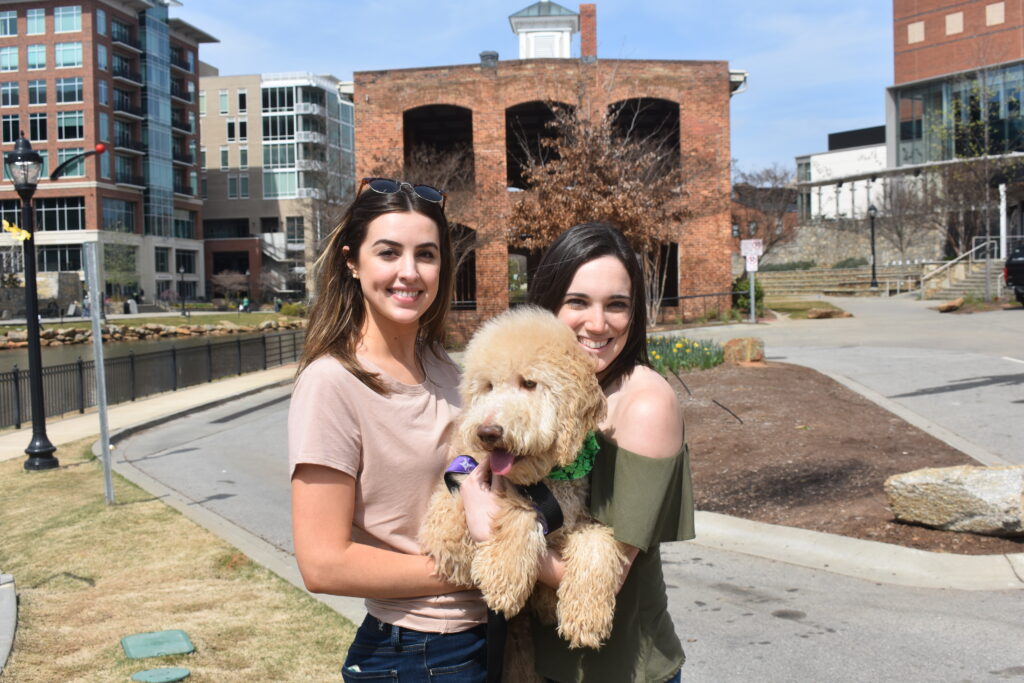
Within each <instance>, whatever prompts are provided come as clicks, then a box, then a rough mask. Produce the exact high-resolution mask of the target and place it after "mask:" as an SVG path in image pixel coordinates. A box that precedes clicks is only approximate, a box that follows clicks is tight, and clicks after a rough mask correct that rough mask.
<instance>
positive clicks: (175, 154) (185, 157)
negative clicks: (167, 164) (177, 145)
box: [171, 149, 195, 166]
mask: <svg viewBox="0 0 1024 683" xmlns="http://www.w3.org/2000/svg"><path fill="white" fill-rule="evenodd" d="M171 158H173V159H174V160H175V161H177V162H179V163H182V164H188V165H189V166H191V165H192V164H193V163H195V157H193V156H192V155H191V154H190V153H189V152H179V151H178V150H176V149H175V150H173V151H172V152H171Z"/></svg>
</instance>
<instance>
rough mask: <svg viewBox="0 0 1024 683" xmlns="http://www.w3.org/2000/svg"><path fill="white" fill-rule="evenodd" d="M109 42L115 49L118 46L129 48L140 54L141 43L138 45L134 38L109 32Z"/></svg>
mask: <svg viewBox="0 0 1024 683" xmlns="http://www.w3.org/2000/svg"><path fill="white" fill-rule="evenodd" d="M110 40H111V42H113V43H114V46H115V47H117V46H119V45H120V46H124V47H128V48H131V49H132V50H137V51H139V52H142V43H140V42H139V41H138V40H136V39H135V38H132V37H131V35H128V34H125V33H121V32H113V31H111V33H110Z"/></svg>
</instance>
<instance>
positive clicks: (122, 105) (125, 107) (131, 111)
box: [114, 100, 146, 119]
mask: <svg viewBox="0 0 1024 683" xmlns="http://www.w3.org/2000/svg"><path fill="white" fill-rule="evenodd" d="M114 113H115V114H128V115H129V116H135V117H138V118H140V119H143V118H146V113H145V111H143V109H142V107H137V106H135V105H134V104H132V103H131V102H122V101H118V100H114Z"/></svg>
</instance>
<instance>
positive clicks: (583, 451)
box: [548, 432, 601, 481]
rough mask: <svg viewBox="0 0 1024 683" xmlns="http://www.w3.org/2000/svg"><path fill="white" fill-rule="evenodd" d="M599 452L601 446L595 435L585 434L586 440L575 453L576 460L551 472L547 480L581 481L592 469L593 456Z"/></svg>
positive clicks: (592, 433)
mask: <svg viewBox="0 0 1024 683" xmlns="http://www.w3.org/2000/svg"><path fill="white" fill-rule="evenodd" d="M600 450H601V444H599V443H598V442H597V435H596V434H594V432H587V438H586V439H584V440H583V446H582V447H581V448H580V450H579V452H577V453H576V459H575V460H573V461H572V462H571V463H569V464H568V465H566V466H564V467H556V468H555V469H553V470H551V473H550V474H548V479H558V480H562V481H564V480H569V479H582V478H583V477H585V476H587V475H588V474H590V470H592V469H594V456H596V455H597V452H598V451H600Z"/></svg>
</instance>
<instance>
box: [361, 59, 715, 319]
mask: <svg viewBox="0 0 1024 683" xmlns="http://www.w3.org/2000/svg"><path fill="white" fill-rule="evenodd" d="M580 83H584V84H586V86H587V91H588V92H589V94H590V98H591V103H592V106H593V107H594V108H595V109H596V110H598V111H600V110H603V109H604V108H606V107H608V106H609V105H611V104H613V103H615V102H619V101H621V100H625V99H631V98H639V97H647V98H659V99H664V100H669V101H671V102H675V103H677V104H678V105H679V116H680V139H681V148H682V150H681V151H682V153H683V154H690V153H695V154H698V155H705V156H707V157H709V158H712V159H714V160H715V162H716V173H715V174H714V176H712V177H708V178H705V179H703V180H702V181H701V182H700V183H699V186H698V187H696V188H695V189H696V192H697V193H698V194H699V195H701V196H702V197H703V198H710V199H711V200H712V203H714V204H715V205H716V206H720V207H721V208H720V209H716V210H715V211H714V212H713V213H711V214H709V215H703V216H700V217H698V218H695V219H694V220H692V221H690V222H688V223H687V224H686V225H684V226H682V227H681V229H680V231H679V235H678V236H677V241H678V242H679V245H680V249H679V253H680V263H679V273H680V282H679V293H680V295H687V294H702V293H708V292H722V291H728V290H729V287H730V283H731V274H730V251H731V240H730V226H731V223H730V218H729V202H728V197H729V175H728V173H729V158H730V151H729V92H730V91H729V69H728V64H727V63H726V62H720V61H656V60H597V61H594V62H592V63H584V62H582V61H580V60H570V59H533V60H515V61H503V62H499V63H498V65H497V67H491V68H488V67H483V66H481V65H478V64H470V65H461V66H441V67H431V68H418V69H396V70H389V71H364V72H357V73H356V74H355V102H356V108H355V115H356V120H355V134H356V174H357V177H359V176H361V175H367V174H368V173H369V172H370V171H371V170H372V169H373V168H374V167H375V166H376V165H377V164H378V163H379V161H380V160H381V159H392V160H400V159H402V157H403V130H402V121H403V119H402V115H403V112H405V111H407V110H409V109H413V108H415V107H420V106H425V105H437V104H444V105H454V106H458V107H464V108H466V109H469V110H471V111H472V126H473V148H474V149H473V152H474V164H475V169H476V178H475V191H474V192H473V193H472V195H471V196H468V197H464V196H462V195H463V194H467V193H456V196H453V197H452V199H451V201H453V202H455V201H469V202H472V203H473V204H474V205H475V206H476V208H477V209H478V210H477V211H475V212H474V213H475V215H477V216H478V217H479V222H478V223H477V224H475V225H470V226H469V227H471V228H473V229H474V230H476V231H477V235H478V237H479V238H480V240H481V241H482V242H484V246H483V247H482V248H480V249H478V251H477V258H476V277H477V310H476V311H475V312H459V314H458V315H457V316H455V317H454V319H455V320H457V321H458V323H459V324H458V325H457V327H459V328H461V327H464V326H466V325H469V326H472V325H473V324H476V323H478V322H479V321H481V320H484V319H486V318H489V317H491V316H493V315H495V314H497V313H499V312H501V311H502V310H504V309H505V308H506V307H507V306H508V291H507V281H508V246H507V243H506V241H505V237H504V234H505V228H506V226H505V225H504V223H503V222H502V221H501V218H500V216H501V215H502V214H503V213H505V211H507V209H508V207H509V202H510V199H509V197H510V193H509V192H508V191H507V190H506V168H505V163H506V140H505V110H506V109H507V108H509V107H512V106H515V105H517V104H522V103H525V102H531V101H537V100H540V101H558V102H568V103H574V102H576V101H577V91H578V85H579V84H580ZM411 180H415V179H411ZM568 227H570V226H566V228H568ZM684 301H686V302H687V303H685V304H684V306H683V307H682V310H679V309H676V310H673V311H669V312H668V315H669V316H670V317H678V316H679V315H680V314H684V315H688V314H689V313H690V312H691V309H692V311H698V310H700V309H702V307H703V302H701V301H700V300H684Z"/></svg>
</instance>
